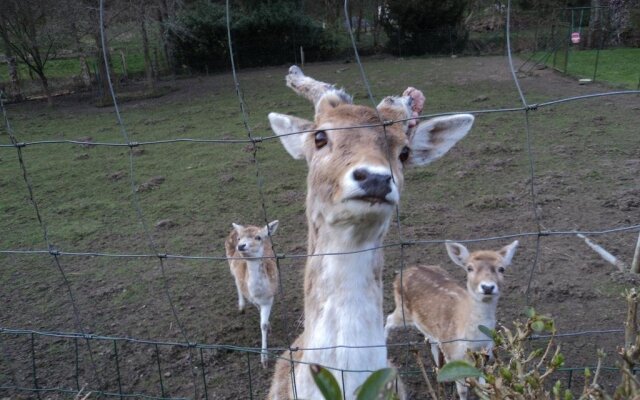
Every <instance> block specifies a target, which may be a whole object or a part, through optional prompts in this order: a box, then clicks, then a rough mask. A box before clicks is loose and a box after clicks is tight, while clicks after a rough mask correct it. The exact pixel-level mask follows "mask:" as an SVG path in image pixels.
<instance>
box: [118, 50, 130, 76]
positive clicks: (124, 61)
mask: <svg viewBox="0 0 640 400" xmlns="http://www.w3.org/2000/svg"><path fill="white" fill-rule="evenodd" d="M120 62H121V63H122V77H123V78H124V79H125V80H127V79H128V77H127V59H126V58H125V56H124V51H123V50H122V49H121V50H120Z"/></svg>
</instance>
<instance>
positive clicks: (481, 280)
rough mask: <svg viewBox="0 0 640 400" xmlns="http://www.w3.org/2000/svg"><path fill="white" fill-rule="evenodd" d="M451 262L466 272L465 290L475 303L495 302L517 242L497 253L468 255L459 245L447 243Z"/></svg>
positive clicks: (487, 251) (464, 248)
mask: <svg viewBox="0 0 640 400" xmlns="http://www.w3.org/2000/svg"><path fill="white" fill-rule="evenodd" d="M446 246H447V253H449V257H450V258H451V260H452V261H453V262H454V263H456V264H457V265H459V266H461V267H462V268H464V269H465V271H467V290H468V292H469V293H470V294H471V295H472V296H473V298H474V299H476V300H477V301H485V302H490V301H493V300H497V299H498V297H499V296H500V289H501V288H502V282H503V280H504V272H505V270H506V268H507V267H508V266H509V265H511V260H512V258H513V255H514V254H515V252H516V247H518V241H517V240H516V241H514V242H513V243H511V244H510V245H508V246H505V247H503V248H502V249H500V250H498V251H490V250H482V251H474V252H473V253H471V254H469V251H468V250H467V248H466V247H465V246H464V245H462V244H460V243H452V242H447V243H446Z"/></svg>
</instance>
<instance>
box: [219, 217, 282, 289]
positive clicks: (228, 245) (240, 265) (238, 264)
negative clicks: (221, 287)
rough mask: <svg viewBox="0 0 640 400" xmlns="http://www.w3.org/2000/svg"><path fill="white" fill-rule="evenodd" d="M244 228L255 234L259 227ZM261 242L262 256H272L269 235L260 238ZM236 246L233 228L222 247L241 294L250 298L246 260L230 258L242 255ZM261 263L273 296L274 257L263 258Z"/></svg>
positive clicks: (274, 284) (275, 271) (236, 239)
mask: <svg viewBox="0 0 640 400" xmlns="http://www.w3.org/2000/svg"><path fill="white" fill-rule="evenodd" d="M245 229H247V230H249V231H250V232H253V235H254V236H255V235H256V234H257V233H258V231H259V230H260V229H261V228H260V227H257V226H245ZM262 243H263V244H262V245H263V246H264V257H274V253H273V248H272V246H271V240H270V239H269V237H264V238H262ZM237 246H238V232H236V230H235V229H233V230H231V232H230V233H229V236H227V239H226V240H225V242H224V248H225V252H226V254H227V257H229V259H228V261H229V268H230V269H231V273H232V274H234V275H235V276H237V277H238V280H239V281H240V289H241V290H242V294H243V295H244V296H245V297H246V298H247V299H250V296H249V291H248V290H247V261H246V260H242V259H238V260H232V259H231V258H234V257H242V254H240V252H239V251H238V249H237ZM262 265H263V266H264V273H265V275H266V276H267V277H268V279H269V283H270V288H271V291H270V294H271V296H274V295H275V294H276V292H277V291H278V267H277V264H276V260H275V258H263V259H262Z"/></svg>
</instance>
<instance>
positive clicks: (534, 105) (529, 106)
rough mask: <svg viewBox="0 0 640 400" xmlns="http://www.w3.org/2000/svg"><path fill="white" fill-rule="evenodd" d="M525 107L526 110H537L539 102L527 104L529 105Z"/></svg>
mask: <svg viewBox="0 0 640 400" xmlns="http://www.w3.org/2000/svg"><path fill="white" fill-rule="evenodd" d="M524 109H525V111H536V110H537V109H538V103H535V104H527V106H526V107H525V108H524Z"/></svg>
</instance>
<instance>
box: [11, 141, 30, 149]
mask: <svg viewBox="0 0 640 400" xmlns="http://www.w3.org/2000/svg"><path fill="white" fill-rule="evenodd" d="M13 147H16V148H21V147H27V144H26V143H25V142H19V143H17V142H16V143H14V144H13Z"/></svg>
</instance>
